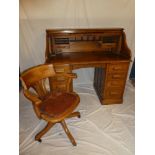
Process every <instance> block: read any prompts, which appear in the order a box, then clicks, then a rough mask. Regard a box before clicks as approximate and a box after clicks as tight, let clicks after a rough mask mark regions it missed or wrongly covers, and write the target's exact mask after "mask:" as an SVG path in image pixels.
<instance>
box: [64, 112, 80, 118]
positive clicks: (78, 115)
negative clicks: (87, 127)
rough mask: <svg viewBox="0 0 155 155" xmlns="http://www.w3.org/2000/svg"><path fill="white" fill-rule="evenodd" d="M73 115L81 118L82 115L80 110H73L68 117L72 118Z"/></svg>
mask: <svg viewBox="0 0 155 155" xmlns="http://www.w3.org/2000/svg"><path fill="white" fill-rule="evenodd" d="M71 117H78V118H80V117H81V115H80V112H73V113H71V114H70V115H69V116H68V117H67V118H71Z"/></svg>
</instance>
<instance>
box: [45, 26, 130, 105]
mask: <svg viewBox="0 0 155 155" xmlns="http://www.w3.org/2000/svg"><path fill="white" fill-rule="evenodd" d="M45 57H46V61H45V63H52V64H54V67H55V71H56V72H57V73H59V74H61V73H64V72H66V73H71V72H72V71H73V70H74V69H79V68H87V67H95V72H94V88H95V90H96V93H97V95H98V97H99V99H100V102H101V103H102V104H115V103H122V102H123V93H124V88H125V83H126V78H127V73H128V68H129V64H130V61H131V51H130V49H129V48H128V46H127V42H126V36H125V33H124V31H123V29H122V28H117V29H48V30H46V52H45ZM50 82H51V83H52V82H53V83H54V85H51V89H52V90H65V89H66V85H65V82H66V79H65V78H64V77H61V76H59V77H56V78H51V79H50ZM70 90H71V91H72V90H73V83H72V81H71V82H70Z"/></svg>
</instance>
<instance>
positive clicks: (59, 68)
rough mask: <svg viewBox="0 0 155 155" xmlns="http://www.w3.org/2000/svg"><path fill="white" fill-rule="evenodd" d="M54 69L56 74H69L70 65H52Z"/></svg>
mask: <svg viewBox="0 0 155 155" xmlns="http://www.w3.org/2000/svg"><path fill="white" fill-rule="evenodd" d="M54 69H55V72H56V73H70V72H71V67H70V65H54Z"/></svg>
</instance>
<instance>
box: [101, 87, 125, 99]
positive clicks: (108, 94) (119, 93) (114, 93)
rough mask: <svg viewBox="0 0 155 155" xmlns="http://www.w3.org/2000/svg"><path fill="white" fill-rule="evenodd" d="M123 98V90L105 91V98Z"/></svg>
mask: <svg viewBox="0 0 155 155" xmlns="http://www.w3.org/2000/svg"><path fill="white" fill-rule="evenodd" d="M121 97H122V89H120V88H116V89H107V90H105V95H104V98H121Z"/></svg>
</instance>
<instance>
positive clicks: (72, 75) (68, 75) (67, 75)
mask: <svg viewBox="0 0 155 155" xmlns="http://www.w3.org/2000/svg"><path fill="white" fill-rule="evenodd" d="M64 76H65V77H68V78H72V79H73V78H75V79H76V78H77V74H76V73H66V74H64Z"/></svg>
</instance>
